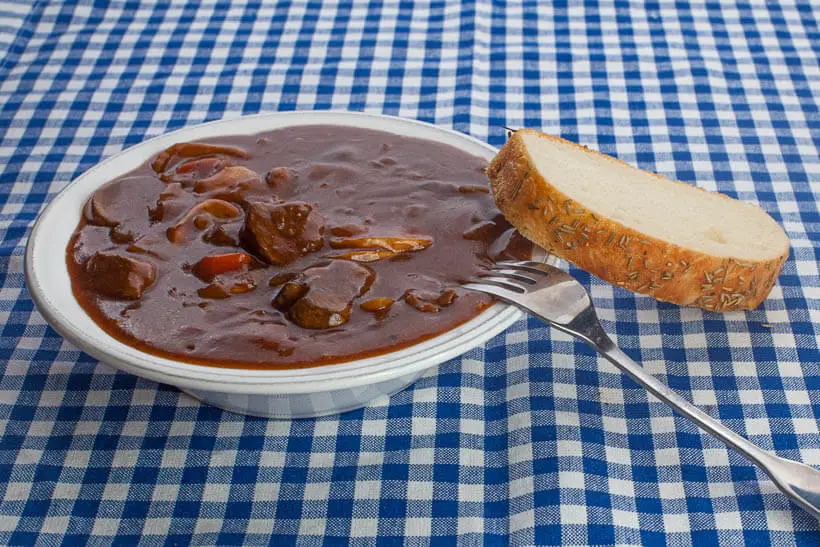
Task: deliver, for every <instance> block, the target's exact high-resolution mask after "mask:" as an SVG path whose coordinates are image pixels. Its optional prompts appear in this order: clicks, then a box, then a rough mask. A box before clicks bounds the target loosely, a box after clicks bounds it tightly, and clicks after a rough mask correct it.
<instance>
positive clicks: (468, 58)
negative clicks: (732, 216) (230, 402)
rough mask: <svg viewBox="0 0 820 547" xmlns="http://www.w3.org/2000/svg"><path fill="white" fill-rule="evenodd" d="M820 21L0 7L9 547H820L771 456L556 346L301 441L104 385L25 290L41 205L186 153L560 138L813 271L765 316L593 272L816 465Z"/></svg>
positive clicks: (733, 407)
mask: <svg viewBox="0 0 820 547" xmlns="http://www.w3.org/2000/svg"><path fill="white" fill-rule="evenodd" d="M818 17H820V9H818V4H817V3H816V2H814V6H813V7H812V2H811V1H808V0H794V1H786V0H784V1H782V2H775V1H768V2H764V1H763V0H748V1H738V2H737V3H732V2H722V3H718V2H710V3H705V4H704V3H701V2H694V1H693V2H691V3H690V2H687V1H685V0H680V1H672V0H657V1H653V2H650V1H646V2H643V1H640V0H617V1H615V2H614V3H612V2H603V1H602V2H600V3H596V2H586V3H582V2H575V1H570V2H567V1H556V2H535V1H532V0H530V1H525V2H523V3H522V2H490V1H486V0H480V1H477V2H470V1H464V2H458V1H449V0H446V1H445V0H418V1H402V2H388V1H381V0H370V1H355V2H346V1H314V0H311V1H302V0H293V1H282V2H278V3H272V2H249V3H243V2H222V1H220V2H216V3H214V2H212V1H210V0H203V1H197V0H191V1H189V2H185V3H183V2H173V3H169V2H156V3H153V2H148V1H144V2H141V1H128V2H120V1H116V0H113V1H111V2H107V1H100V2H94V3H91V2H81V3H71V2H25V1H23V2H21V1H15V2H0V55H1V56H2V65H0V173H2V174H1V175H0V177H2V178H0V206H1V207H2V209H1V210H0V329H2V334H0V374H2V376H0V435H2V436H0V544H20V545H29V544H34V543H41V544H43V545H53V544H57V543H58V542H61V541H63V542H65V543H67V544H82V543H86V542H88V543H90V544H92V545H104V544H106V545H107V544H110V543H111V542H112V541H116V542H117V543H120V544H134V543H138V542H139V543H140V544H146V545H160V544H166V545H184V544H188V543H194V544H199V545H211V544H220V545H229V544H240V543H246V544H261V543H267V542H269V541H270V542H274V543H282V544H289V543H294V542H297V538H298V540H301V541H303V544H305V545H313V544H336V543H346V542H347V541H348V540H349V541H350V542H351V543H353V544H356V545H368V544H369V545H373V544H379V545H382V544H391V543H402V542H403V541H406V542H407V543H409V544H411V545H417V544H418V545H421V544H428V543H430V541H431V540H432V542H433V543H434V544H438V543H448V544H449V543H456V542H458V543H460V544H465V545H466V544H479V543H485V544H507V543H510V544H515V545H525V544H542V545H544V544H556V543H559V542H563V543H565V544H575V545H578V544H619V545H628V544H630V545H631V544H640V543H643V544H648V545H654V544H661V543H668V544H671V545H688V544H692V543H697V544H699V545H713V544H718V543H719V544H721V545H736V544H740V543H742V542H746V543H749V544H753V545H769V544H771V545H778V546H780V545H818V544H820V527H818V523H817V522H816V521H814V520H813V519H812V518H810V517H809V516H808V515H807V514H806V513H804V512H802V511H801V510H799V509H798V508H796V507H795V506H794V505H791V504H790V503H789V502H788V501H787V500H786V498H785V497H784V496H782V495H781V494H780V493H778V491H777V490H776V488H775V487H774V486H773V484H772V483H771V482H770V481H768V480H767V479H766V478H765V477H764V476H763V475H762V474H761V473H760V472H759V471H757V470H756V469H755V468H754V467H753V466H752V465H751V464H749V463H748V462H747V461H746V460H744V459H743V458H742V457H740V456H738V455H737V454H735V453H733V452H730V451H728V450H727V449H726V448H725V447H724V446H723V445H722V444H720V443H718V442H717V441H715V440H713V439H711V438H709V437H706V436H704V435H702V434H700V433H699V431H698V430H697V429H696V428H695V427H694V426H693V425H691V424H689V423H688V422H686V421H685V420H683V419H682V418H679V417H677V416H676V415H674V414H673V413H672V412H671V411H670V410H669V409H668V408H667V407H666V406H664V405H663V404H661V403H659V402H658V401H657V400H655V399H653V398H651V397H648V396H647V394H646V393H645V392H644V391H643V390H642V389H640V388H639V387H637V385H636V384H635V383H633V382H632V381H630V380H628V379H626V378H624V377H623V376H621V375H620V374H618V373H617V372H616V370H615V369H614V368H613V367H612V366H610V365H609V364H608V363H606V362H603V361H602V360H601V359H599V358H598V357H596V356H595V355H594V354H593V353H592V352H591V351H590V350H589V349H587V348H586V347H585V346H583V345H581V344H580V343H576V342H573V341H572V340H571V339H570V338H568V337H567V336H564V335H562V334H559V333H556V332H553V331H550V330H549V329H547V328H545V327H544V325H542V324H541V323H539V322H538V321H537V320H535V319H529V320H526V321H523V320H522V321H520V322H518V323H517V324H515V325H514V326H513V327H512V328H510V329H509V330H508V331H506V332H505V333H504V334H503V335H501V336H498V337H496V338H495V339H494V340H492V341H491V342H490V343H488V344H487V345H486V346H485V347H483V348H480V349H476V350H473V351H471V352H469V353H468V354H466V355H465V356H464V357H463V358H460V359H455V360H453V361H450V362H448V363H446V364H444V365H442V366H441V367H440V369H439V370H438V371H436V372H431V373H430V374H427V375H426V376H425V377H423V378H422V379H421V380H420V381H419V382H418V383H417V384H416V385H415V387H413V388H412V389H409V390H406V391H404V392H401V393H399V394H397V395H395V396H393V397H391V398H390V399H389V400H387V399H384V400H378V401H377V402H375V403H374V404H373V405H372V406H370V407H368V408H366V409H363V410H359V411H355V412H351V413H348V414H345V415H342V416H337V417H329V418H322V419H317V420H303V421H296V422H293V423H288V422H279V421H269V420H263V419H258V418H249V417H242V416H238V415H234V414H231V413H227V412H223V411H220V410H217V409H214V408H210V407H206V406H202V405H200V404H199V403H198V402H196V401H194V400H193V399H191V398H189V397H187V396H185V395H183V394H181V393H180V392H178V391H177V390H176V389H172V388H169V387H167V386H162V385H157V384H154V383H152V382H149V381H144V380H141V379H138V378H136V377H134V376H131V375H128V374H124V373H120V372H115V371H113V370H112V369H110V368H108V367H106V366H104V365H101V364H100V363H98V362H96V361H95V360H94V359H92V358H90V357H89V356H87V355H85V354H83V353H81V352H80V351H78V350H77V349H76V348H75V347H73V346H72V345H70V344H68V343H66V342H65V341H63V340H62V339H61V338H60V336H58V335H57V334H56V333H55V332H54V331H53V330H52V329H50V328H49V327H48V326H47V325H46V324H45V322H44V321H43V318H42V316H41V315H40V314H39V313H38V312H37V311H36V310H35V309H34V307H33V306H32V301H31V299H30V297H29V295H28V293H27V291H26V288H25V283H24V279H23V247H24V245H25V242H26V237H27V234H28V232H29V230H30V228H31V226H32V223H33V222H34V220H35V218H36V216H37V213H38V212H39V211H40V210H41V209H42V208H43V206H44V204H45V203H47V202H48V201H49V199H50V198H51V197H52V196H53V195H54V194H55V193H56V192H57V191H59V190H60V189H61V188H63V187H64V186H65V185H66V184H68V183H69V181H71V180H72V179H73V178H75V177H77V176H78V175H79V174H81V173H82V172H83V171H85V170H86V169H88V168H89V167H91V166H92V165H94V164H95V163H97V162H98V161H100V160H101V159H103V158H105V157H107V156H110V155H111V154H114V153H116V152H118V151H120V150H122V149H124V148H127V147H129V146H131V145H133V144H135V143H138V142H140V141H142V140H144V139H146V138H148V137H151V136H154V135H158V134H160V133H163V132H165V131H168V130H171V129H175V128H178V127H182V126H185V125H192V124H197V123H199V122H202V121H205V120H213V119H217V118H228V117H236V116H240V115H242V114H249V113H256V112H269V111H276V110H294V109H307V110H315V109H319V110H321V109H350V110H365V111H370V112H384V113H388V114H395V115H400V116H405V117H408V118H418V119H421V120H426V121H430V122H434V123H436V124H439V125H441V126H445V127H453V128H455V129H457V130H460V131H463V132H465V133H469V134H471V135H474V136H475V137H478V138H479V139H484V140H486V141H488V142H490V143H492V144H494V145H496V146H499V145H501V144H502V143H503V141H504V139H505V135H504V130H503V126H505V125H507V126H513V127H515V126H527V127H535V128H541V129H543V130H544V131H547V132H550V133H554V134H559V135H562V136H564V137H566V138H568V139H571V140H574V141H578V142H581V143H584V144H588V145H590V146H593V147H595V148H598V149H601V150H603V151H604V152H606V153H610V154H614V155H617V156H618V157H620V158H622V159H624V160H626V161H628V162H631V163H634V164H637V165H639V166H640V167H642V168H645V169H651V170H655V171H659V172H661V173H664V174H666V175H668V176H670V177H674V178H677V179H680V180H684V181H688V182H693V183H694V182H696V183H697V184H698V185H700V186H702V187H704V188H707V189H710V190H720V191H722V192H724V193H727V194H729V195H731V196H734V197H737V198H740V199H743V200H747V201H750V202H755V203H759V204H760V205H761V206H762V207H763V208H764V209H766V210H767V211H768V212H769V213H770V214H771V215H772V216H774V218H775V219H777V220H778V221H779V222H781V223H782V224H783V226H784V227H785V229H786V230H787V231H788V233H789V236H790V237H791V240H792V255H791V257H790V259H789V260H788V262H787V263H786V265H785V267H784V270H783V274H782V276H781V277H780V279H779V282H778V284H777V285H776V286H775V288H774V290H773V292H772V295H771V296H770V298H769V299H768V300H767V301H766V302H765V303H764V305H763V306H762V307H761V308H760V309H758V310H755V311H751V312H747V313H731V314H726V315H719V314H713V313H706V312H702V311H700V310H696V309H691V308H679V307H676V306H673V305H668V304H663V303H658V302H655V301H654V300H651V299H650V298H647V297H643V296H636V295H633V294H631V293H629V292H626V291H624V290H621V289H618V288H614V287H612V286H610V285H607V284H604V283H602V282H600V281H599V280H597V279H593V278H591V277H590V276H589V275H586V274H583V273H582V272H578V271H574V273H576V274H577V275H578V276H579V277H580V278H581V280H582V281H583V282H584V283H585V284H586V285H587V286H588V287H589V288H590V290H591V291H592V295H593V298H594V301H595V303H596V305H597V307H598V308H599V311H600V315H601V317H602V320H603V322H604V326H605V328H606V329H607V330H608V331H609V332H611V333H613V334H615V335H617V341H618V343H619V344H620V346H621V347H622V348H624V349H625V351H626V352H627V353H629V354H630V355H631V356H632V357H634V358H635V359H637V360H639V361H640V362H641V363H643V365H644V366H645V367H646V368H647V369H648V370H649V371H651V372H652V373H653V374H655V375H657V376H658V377H660V378H661V379H663V381H664V382H666V383H668V384H669V385H670V386H671V387H672V388H674V389H675V390H677V391H679V392H680V393H682V394H683V395H684V396H685V397H687V398H689V399H691V400H693V401H694V402H695V403H697V404H698V405H701V406H702V407H703V408H705V409H707V410H708V411H709V412H710V413H711V414H712V415H714V416H715V417H718V418H720V419H721V420H722V421H723V422H724V423H725V424H727V425H728V426H729V427H731V428H733V429H734V430H735V431H737V432H739V433H742V434H744V435H746V436H748V437H749V438H751V439H752V440H753V441H754V442H755V443H757V444H759V445H761V446H763V447H765V448H768V449H772V450H775V451H776V452H777V453H778V454H781V455H783V456H786V457H789V458H794V459H800V460H802V461H805V462H808V463H811V464H814V465H820V434H818V417H820V365H819V364H818V362H820V353H819V352H818V342H817V336H818V330H820V329H818V325H820V277H819V276H818V255H820V215H818V205H817V199H818V192H819V191H820V157H818V146H820V117H818V96H820V68H818V59H819V58H820V55H819V54H820V32H818V24H817V20H818ZM68 228H70V227H67V229H68ZM402 538H405V539H404V540H403V539H402Z"/></svg>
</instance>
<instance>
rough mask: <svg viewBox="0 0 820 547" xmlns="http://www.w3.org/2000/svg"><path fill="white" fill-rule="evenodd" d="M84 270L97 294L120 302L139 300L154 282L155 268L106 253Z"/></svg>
mask: <svg viewBox="0 0 820 547" xmlns="http://www.w3.org/2000/svg"><path fill="white" fill-rule="evenodd" d="M85 270H86V272H87V273H88V276H89V280H90V282H91V284H92V285H93V287H94V289H95V290H96V291H97V292H99V293H100V294H104V295H105V296H109V297H111V298H118V299H123V300H137V299H139V298H141V297H142V293H143V292H144V291H145V289H147V288H148V287H150V286H151V285H152V284H153V283H154V281H155V280H156V278H157V268H156V266H154V265H153V264H151V263H150V262H146V261H143V260H136V259H134V258H131V257H128V256H123V255H120V254H116V253H113V252H106V251H100V252H98V253H96V254H95V255H94V256H92V257H91V258H90V259H89V261H88V262H87V263H86V266H85Z"/></svg>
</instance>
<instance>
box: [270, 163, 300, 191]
mask: <svg viewBox="0 0 820 547" xmlns="http://www.w3.org/2000/svg"><path fill="white" fill-rule="evenodd" d="M291 178H293V177H292V176H291V174H290V170H289V169H288V168H287V167H276V168H274V169H271V170H270V171H268V174H267V175H266V176H265V182H267V183H268V186H270V187H272V188H276V187H277V186H282V185H284V184H287V183H288V182H289V181H290V180H291Z"/></svg>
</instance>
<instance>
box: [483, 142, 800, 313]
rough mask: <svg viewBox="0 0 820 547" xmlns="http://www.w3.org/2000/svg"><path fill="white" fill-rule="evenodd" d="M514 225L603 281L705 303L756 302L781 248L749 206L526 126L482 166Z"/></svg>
mask: <svg viewBox="0 0 820 547" xmlns="http://www.w3.org/2000/svg"><path fill="white" fill-rule="evenodd" d="M487 175H488V176H489V178H490V182H491V184H492V189H493V196H494V197H495V201H496V203H497V205H498V208H499V209H501V212H502V213H504V216H505V217H507V220H509V221H510V222H511V223H512V224H513V225H514V226H515V227H516V228H518V231H519V232H521V233H522V234H523V235H524V236H525V237H527V238H528V239H530V240H532V241H533V242H535V243H537V244H538V245H541V246H542V247H544V248H545V249H547V250H548V251H550V252H552V253H554V254H556V255H558V256H560V257H562V258H564V259H566V260H568V261H570V262H572V263H574V264H575V265H577V266H578V267H580V268H582V269H584V270H586V271H588V272H589V273H591V274H594V275H596V276H598V277H600V278H601V279H603V280H605V281H609V282H610V283H613V284H615V285H618V286H620V287H624V288H626V289H629V290H631V291H634V292H638V293H642V294H648V295H650V296H653V297H655V298H657V299H658V300H664V301H666V302H674V303H676V304H681V305H688V306H698V307H701V308H705V309H707V310H711V311H721V312H723V311H733V310H742V309H753V308H756V307H757V306H758V305H759V304H760V302H762V301H763V299H764V298H766V296H767V295H768V294H769V291H770V290H771V288H772V286H773V285H774V282H775V279H777V276H778V275H779V273H780V268H781V267H782V266H783V263H784V262H785V261H786V258H788V256H789V238H788V237H787V236H786V233H785V232H784V231H783V228H781V227H780V225H778V224H777V223H776V222H775V221H774V220H773V219H772V218H771V217H770V216H769V215H768V214H766V212H764V211H763V210H762V209H760V208H759V207H757V206H755V205H752V204H749V203H744V202H741V201H737V200H735V199H732V198H730V197H728V196H724V195H723V194H718V193H716V192H708V191H705V190H701V189H699V188H695V187H694V186H689V185H687V184H684V183H681V182H675V181H672V180H669V179H667V178H665V177H663V176H661V175H657V174H654V173H649V172H646V171H642V170H640V169H638V168H636V167H633V166H631V165H628V164H626V163H624V162H622V161H619V160H617V159H615V158H612V157H610V156H606V155H604V154H601V153H599V152H596V151H594V150H589V149H588V148H586V147H583V146H579V145H577V144H574V143H571V142H569V141H565V140H563V139H560V138H558V137H553V136H549V135H545V134H543V133H540V132H538V131H534V130H531V129H522V130H520V131H516V132H515V133H514V134H513V135H512V136H511V137H510V139H509V140H508V141H507V143H506V144H505V145H504V147H503V148H502V149H501V150H500V151H499V153H498V155H497V156H496V157H495V158H494V159H493V161H492V162H491V163H490V165H489V167H488V168H487Z"/></svg>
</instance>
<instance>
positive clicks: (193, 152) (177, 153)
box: [151, 142, 251, 174]
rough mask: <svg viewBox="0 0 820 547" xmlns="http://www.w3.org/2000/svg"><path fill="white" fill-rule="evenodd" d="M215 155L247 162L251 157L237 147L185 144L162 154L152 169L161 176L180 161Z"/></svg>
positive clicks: (195, 143)
mask: <svg viewBox="0 0 820 547" xmlns="http://www.w3.org/2000/svg"><path fill="white" fill-rule="evenodd" d="M215 155H220V156H230V157H234V158H242V159H245V160H246V159H248V158H250V157H251V156H250V154H248V153H247V152H245V151H244V150H242V149H241V148H237V147H235V146H222V145H218V144H207V143H204V142H183V143H178V144H175V145H173V146H171V147H169V148H167V149H165V150H164V151H163V152H160V153H159V154H158V155H157V157H156V158H154V161H153V162H152V163H151V168H152V169H153V170H154V172H155V173H157V174H160V173H164V172H165V171H166V170H168V168H170V167H174V166H176V164H177V163H179V162H180V160H184V159H188V158H196V157H199V156H215Z"/></svg>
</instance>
